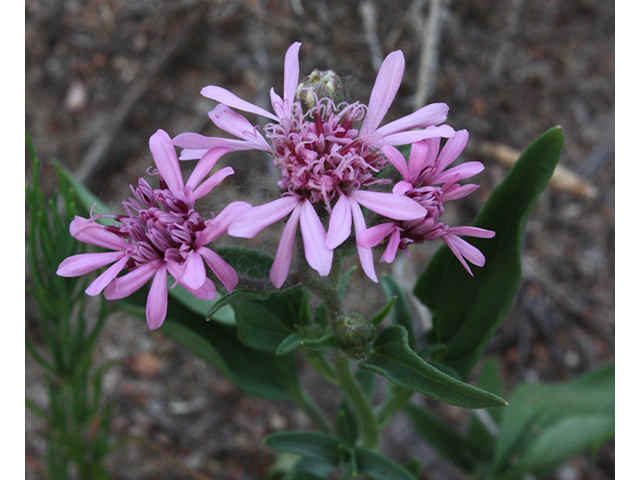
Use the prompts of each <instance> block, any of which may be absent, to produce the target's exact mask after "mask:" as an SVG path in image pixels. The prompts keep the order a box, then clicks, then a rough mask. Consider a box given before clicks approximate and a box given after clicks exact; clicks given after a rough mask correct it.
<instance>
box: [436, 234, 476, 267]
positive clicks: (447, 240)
mask: <svg viewBox="0 0 640 480" xmlns="http://www.w3.org/2000/svg"><path fill="white" fill-rule="evenodd" d="M440 238H442V240H444V243H446V244H447V246H448V247H449V249H450V250H451V252H452V253H453V254H454V255H455V257H456V258H457V259H458V261H459V262H460V263H461V264H462V266H463V267H464V269H465V270H466V271H467V272H469V275H471V276H472V277H473V272H472V271H471V269H470V268H469V265H468V264H467V262H466V261H465V260H464V257H463V256H462V254H461V253H460V251H459V250H458V247H457V246H456V244H455V243H454V242H452V241H451V239H452V238H458V237H456V236H455V235H442V237H440Z"/></svg>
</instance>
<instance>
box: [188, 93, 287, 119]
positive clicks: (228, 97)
mask: <svg viewBox="0 0 640 480" xmlns="http://www.w3.org/2000/svg"><path fill="white" fill-rule="evenodd" d="M200 93H201V94H202V95H203V96H205V97H207V98H211V99H212V100H216V101H218V102H220V103H223V104H225V105H227V106H229V107H231V108H237V109H238V110H242V111H243V112H250V113H255V114H256V115H261V116H263V117H267V118H270V119H271V120H275V121H276V122H278V121H280V119H279V118H278V117H276V116H275V115H274V114H273V113H271V112H267V111H266V110H265V109H264V108H260V107H258V106H257V105H254V104H252V103H249V102H247V101H246V100H242V99H241V98H239V97H238V96H236V95H234V94H233V93H231V92H230V91H229V90H225V89H224V88H221V87H214V86H208V87H204V88H203V89H202V90H201V91H200Z"/></svg>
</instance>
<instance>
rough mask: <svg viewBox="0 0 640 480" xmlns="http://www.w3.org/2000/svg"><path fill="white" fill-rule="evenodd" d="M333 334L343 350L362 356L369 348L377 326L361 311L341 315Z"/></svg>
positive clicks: (334, 326) (354, 355) (353, 355)
mask: <svg viewBox="0 0 640 480" xmlns="http://www.w3.org/2000/svg"><path fill="white" fill-rule="evenodd" d="M333 334H334V335H335V337H336V341H337V342H338V344H340V345H341V346H342V347H343V350H344V351H345V352H346V353H347V354H349V355H350V356H352V357H361V356H362V355H363V354H365V353H367V351H368V350H369V342H370V341H371V340H372V339H373V337H374V336H375V334H376V328H375V327H374V326H373V325H372V324H371V322H370V321H369V320H368V319H367V317H365V316H364V315H362V314H361V313H359V312H349V313H347V314H346V315H340V316H339V317H338V319H337V321H336V322H335V323H334V324H333Z"/></svg>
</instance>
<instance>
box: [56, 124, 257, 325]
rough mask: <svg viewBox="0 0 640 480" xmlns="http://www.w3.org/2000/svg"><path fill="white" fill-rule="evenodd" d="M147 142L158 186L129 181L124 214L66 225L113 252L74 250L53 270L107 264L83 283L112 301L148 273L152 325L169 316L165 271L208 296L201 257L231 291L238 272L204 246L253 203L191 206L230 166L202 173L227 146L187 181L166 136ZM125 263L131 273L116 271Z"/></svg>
mask: <svg viewBox="0 0 640 480" xmlns="http://www.w3.org/2000/svg"><path fill="white" fill-rule="evenodd" d="M149 146H150V149H151V154H152V156H153V159H154V161H155V164H156V166H157V173H158V174H159V176H160V188H159V189H153V188H151V186H150V185H149V183H147V182H146V181H145V180H144V179H142V178H141V179H139V181H138V186H137V187H136V188H133V186H132V187H131V191H132V193H133V197H131V198H129V199H128V200H124V201H123V202H122V205H123V206H124V210H125V212H126V213H125V214H124V215H93V214H92V215H91V218H89V219H86V218H81V217H76V218H75V219H74V220H73V221H72V222H71V226H70V233H71V235H72V236H73V237H75V238H76V239H77V240H79V241H81V242H84V243H88V244H91V245H95V246H98V247H102V248H106V249H108V250H111V251H110V252H104V253H86V254H79V255H74V256H71V257H69V258H67V259H65V260H64V261H63V262H62V263H61V264H60V266H59V267H58V271H57V273H58V275H61V276H63V277H75V276H79V275H84V274H86V273H89V272H91V271H93V270H96V269H98V268H100V267H103V266H106V265H109V264H111V266H110V267H109V268H108V269H107V270H105V271H104V272H103V273H102V274H101V275H99V276H98V278H96V279H95V280H94V281H93V282H92V283H91V284H90V285H89V287H88V288H87V289H86V293H87V294H88V295H92V296H94V295H98V294H100V293H101V292H102V291H103V290H104V295H105V297H106V298H107V299H110V300H114V299H120V298H124V297H127V296H129V295H131V294H132V293H133V292H135V291H137V290H138V289H139V288H141V287H142V286H143V285H144V284H145V283H147V282H148V281H149V280H150V279H153V280H152V283H151V288H150V290H149V296H148V298H147V307H146V315H147V323H148V325H149V328H150V329H152V330H153V329H156V328H158V327H160V325H162V322H163V321H164V319H165V317H166V313H167V292H168V291H167V274H170V275H171V276H172V277H173V278H174V279H175V281H176V283H177V284H180V285H182V286H183V287H184V288H186V289H187V290H188V291H189V292H191V293H192V294H193V295H194V296H196V297H198V298H201V299H204V300H213V299H214V298H215V296H216V288H215V286H214V284H213V282H212V281H211V280H210V279H209V278H207V276H206V271H205V263H206V264H207V265H209V267H210V268H211V270H212V271H213V273H214V274H215V275H216V277H218V279H219V280H220V281H221V282H222V284H223V285H224V286H225V288H226V289H227V290H228V291H229V292H231V291H232V290H233V288H234V287H235V286H236V284H237V283H238V277H237V275H236V272H235V271H234V270H233V268H232V267H231V266H230V265H228V264H227V263H226V262H225V261H224V260H223V259H222V258H221V257H220V256H219V255H218V254H217V253H215V252H214V251H213V250H211V249H209V248H207V247H206V246H205V245H207V244H208V243H210V242H212V241H213V240H215V239H216V238H218V237H219V236H221V235H222V234H224V233H226V231H227V228H228V226H229V223H230V222H231V220H232V219H233V218H234V217H235V216H236V215H237V214H238V213H239V212H241V211H243V210H245V209H246V208H249V207H250V205H249V204H247V203H244V202H235V203H232V204H230V205H228V206H227V207H225V208H224V209H223V210H222V212H220V214H219V215H218V216H216V217H215V218H213V219H208V220H205V219H203V218H202V216H201V215H200V214H199V213H198V212H196V211H195V209H194V204H195V201H196V200H197V199H199V198H201V197H203V196H204V195H206V194H208V193H209V192H210V191H211V190H212V189H213V187H215V186H216V185H217V184H219V183H220V182H221V181H222V180H223V179H224V178H225V177H227V176H228V175H230V174H232V173H233V170H232V169H231V168H230V167H225V168H223V169H222V170H220V171H218V172H216V173H215V174H213V175H211V176H210V177H209V178H207V179H206V180H205V176H206V175H207V174H208V172H209V171H210V170H211V167H212V166H213V165H212V164H213V163H215V161H216V160H217V159H218V158H220V156H222V155H223V154H224V153H225V152H226V151H227V150H225V149H216V150H215V151H214V152H212V153H211V154H210V155H209V157H208V163H203V164H198V165H197V166H196V168H195V169H194V171H193V173H192V174H191V176H190V177H189V179H188V180H187V183H186V184H185V183H184V181H183V178H182V174H181V172H180V166H179V162H178V158H177V155H176V152H175V149H174V147H173V145H172V144H171V138H170V137H169V135H168V134H167V133H166V132H164V131H162V130H158V131H157V132H156V133H155V134H154V135H153V136H152V137H151V138H150V140H149ZM104 217H108V218H113V219H114V221H115V223H114V224H113V225H110V226H105V225H102V224H100V223H98V222H97V220H98V219H99V218H104ZM125 269H126V270H128V272H127V273H126V274H124V275H123V276H118V275H119V274H120V273H121V272H122V271H123V270H125ZM174 286H175V284H174Z"/></svg>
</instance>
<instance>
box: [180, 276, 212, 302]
mask: <svg viewBox="0 0 640 480" xmlns="http://www.w3.org/2000/svg"><path fill="white" fill-rule="evenodd" d="M182 286H183V287H184V288H185V289H187V291H189V293H191V295H193V296H194V297H196V298H199V299H201V300H208V301H210V300H214V299H215V298H216V286H215V285H214V283H213V282H212V281H211V280H210V279H208V278H205V279H204V283H203V284H202V286H201V287H200V288H198V289H197V290H193V289H191V288H189V287H188V286H186V285H182Z"/></svg>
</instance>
